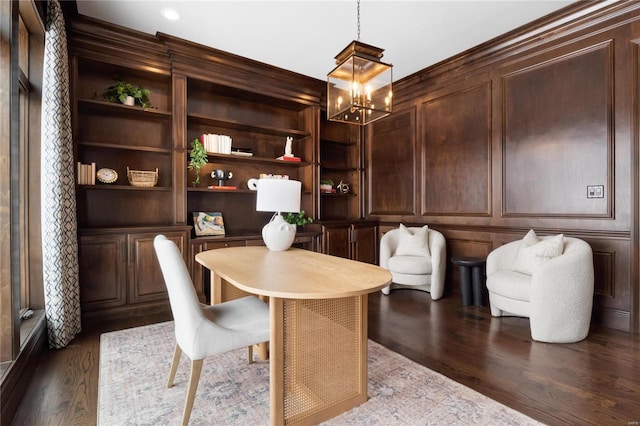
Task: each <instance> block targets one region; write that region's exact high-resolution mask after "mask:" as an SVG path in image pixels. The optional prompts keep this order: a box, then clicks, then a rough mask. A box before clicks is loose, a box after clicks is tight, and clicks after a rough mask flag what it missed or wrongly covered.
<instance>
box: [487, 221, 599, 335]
mask: <svg viewBox="0 0 640 426" xmlns="http://www.w3.org/2000/svg"><path fill="white" fill-rule="evenodd" d="M554 250H557V251H556V252H555V253H552V252H553V251H554ZM486 271H487V290H488V292H489V303H490V305H491V315H492V316H494V317H500V316H520V317H527V318H529V321H530V327H531V337H532V338H533V340H536V341H540V342H548V343H571V342H577V341H580V340H583V339H584V338H586V337H587V335H588V334H589V326H590V323H591V310H592V306H593V285H594V284H593V281H594V275H593V254H592V250H591V247H590V246H589V244H587V243H586V242H585V241H583V240H580V239H578V238H571V237H564V236H563V235H557V236H554V237H542V238H538V237H537V236H536V235H535V233H534V232H533V230H531V231H529V234H527V236H525V238H524V239H522V240H517V241H513V242H510V243H507V244H505V245H503V246H501V247H498V248H497V249H495V250H493V251H492V252H491V253H490V254H489V256H488V257H487V269H486Z"/></svg>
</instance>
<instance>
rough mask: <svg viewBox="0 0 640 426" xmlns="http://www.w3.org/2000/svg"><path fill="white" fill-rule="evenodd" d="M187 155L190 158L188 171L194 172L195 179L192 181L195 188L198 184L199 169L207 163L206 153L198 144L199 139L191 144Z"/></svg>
mask: <svg viewBox="0 0 640 426" xmlns="http://www.w3.org/2000/svg"><path fill="white" fill-rule="evenodd" d="M189 155H190V157H191V160H190V161H189V170H195V171H196V179H195V180H194V181H193V186H196V185H198V184H199V183H200V169H201V168H202V166H204V165H205V164H207V162H208V161H209V158H208V157H207V151H205V149H204V147H203V146H202V144H201V143H200V139H198V138H196V139H194V140H193V142H191V153H190V154H189Z"/></svg>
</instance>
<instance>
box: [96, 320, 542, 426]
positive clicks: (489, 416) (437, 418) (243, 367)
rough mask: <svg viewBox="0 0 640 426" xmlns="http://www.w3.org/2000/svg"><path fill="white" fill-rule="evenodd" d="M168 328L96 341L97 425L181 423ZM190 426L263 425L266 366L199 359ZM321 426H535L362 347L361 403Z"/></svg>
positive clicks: (181, 391) (181, 380) (180, 381)
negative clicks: (365, 377) (365, 392)
mask: <svg viewBox="0 0 640 426" xmlns="http://www.w3.org/2000/svg"><path fill="white" fill-rule="evenodd" d="M174 344H175V338H174V334H173V322H166V323H161V324H153V325H148V326H144V327H137V328H132V329H128V330H121V331H115V332H111V333H105V334H103V335H102V336H101V338H100V380H99V395H98V425H101V426H115V425H174V424H179V423H180V420H181V418H182V409H183V407H184V401H185V398H186V395H187V389H186V385H187V381H188V377H189V368H190V367H189V360H188V359H187V357H186V356H185V355H183V356H182V360H181V364H180V366H179V367H178V373H177V375H176V379H175V384H174V386H173V387H172V388H167V387H166V382H167V377H168V375H169V367H170V365H171V357H172V356H173V347H174ZM190 424H191V425H236V424H237V425H268V424H269V364H268V362H266V361H259V362H256V363H254V364H247V362H246V350H245V349H239V350H237V351H233V352H229V353H226V354H222V355H218V356H214V357H210V358H207V359H205V361H204V366H203V369H202V375H201V377H200V384H199V386H198V391H197V393H196V398H195V403H194V406H193V412H192V414H191V421H190ZM325 424H326V425H385V426H387V425H463V424H464V425H469V424H474V425H491V426H494V425H539V424H540V423H538V422H536V421H534V420H532V419H531V418H529V417H527V416H525V415H523V414H521V413H519V412H517V411H514V410H512V409H511V408H508V407H506V406H504V405H502V404H500V403H498V402H496V401H494V400H492V399H490V398H488V397H486V396H484V395H482V394H480V393H478V392H476V391H474V390H472V389H470V388H468V387H466V386H463V385H461V384H459V383H456V382H454V381H452V380H450V379H448V378H447V377H445V376H443V375H441V374H439V373H436V372H434V371H431V370H429V369H428V368H426V367H423V366H421V365H419V364H417V363H415V362H413V361H411V360H409V359H407V358H405V357H404V356H402V355H400V354H397V353H395V352H392V351H390V350H388V349H386V348H385V347H383V346H381V345H379V344H377V343H376V342H374V341H372V340H369V400H368V401H367V402H365V403H364V404H362V405H360V406H358V407H356V408H354V409H353V410H350V411H348V412H346V413H343V414H341V415H339V416H338V417H335V418H333V419H331V420H329V421H327V422H326V423H325Z"/></svg>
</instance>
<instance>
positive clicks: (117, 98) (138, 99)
mask: <svg viewBox="0 0 640 426" xmlns="http://www.w3.org/2000/svg"><path fill="white" fill-rule="evenodd" d="M150 94H151V91H150V90H149V89H144V88H142V87H140V86H135V85H133V84H131V83H128V82H126V81H123V80H118V81H117V82H116V84H114V85H113V86H109V87H107V90H106V91H105V92H104V94H103V96H104V98H105V99H106V100H107V102H120V103H123V104H124V103H125V101H126V99H127V96H131V97H132V98H133V99H135V103H136V105H139V106H141V107H142V108H144V109H147V108H151V104H150V103H149V95H150Z"/></svg>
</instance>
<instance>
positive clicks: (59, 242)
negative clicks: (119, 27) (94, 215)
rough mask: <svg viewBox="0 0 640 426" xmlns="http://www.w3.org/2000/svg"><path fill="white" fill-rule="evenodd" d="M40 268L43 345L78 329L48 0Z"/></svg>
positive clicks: (72, 212)
mask: <svg viewBox="0 0 640 426" xmlns="http://www.w3.org/2000/svg"><path fill="white" fill-rule="evenodd" d="M41 132H42V133H41V137H42V149H41V180H40V182H41V184H40V187H41V199H42V211H41V215H40V216H41V221H42V268H43V278H44V298H45V313H46V318H47V329H48V333H49V346H50V347H52V348H61V347H64V346H66V345H67V344H68V343H69V342H70V341H71V339H73V337H74V336H75V335H76V334H77V333H79V332H80V289H79V281H78V240H77V222H76V191H75V178H74V160H73V140H72V137H71V136H72V135H71V109H70V105H69V65H68V55H67V36H66V33H65V26H64V16H63V15H62V9H61V7H60V3H59V2H58V0H49V8H48V11H47V28H46V34H45V49H44V75H43V84H42V128H41Z"/></svg>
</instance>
